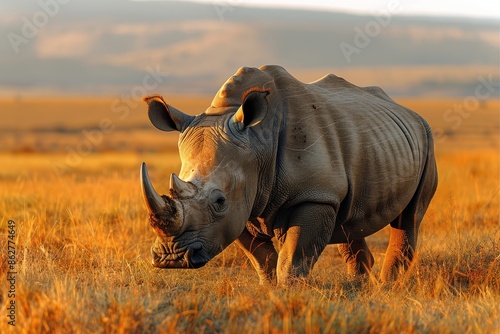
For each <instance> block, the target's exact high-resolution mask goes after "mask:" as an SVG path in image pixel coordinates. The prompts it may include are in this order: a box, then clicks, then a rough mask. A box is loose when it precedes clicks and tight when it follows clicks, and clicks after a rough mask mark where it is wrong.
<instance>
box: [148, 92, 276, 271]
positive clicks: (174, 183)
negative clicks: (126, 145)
mask: <svg viewBox="0 0 500 334" xmlns="http://www.w3.org/2000/svg"><path fill="white" fill-rule="evenodd" d="M267 95H268V92H266V91H263V90H254V91H250V92H247V93H246V94H244V96H243V101H242V102H240V104H241V106H236V107H230V106H229V107H227V108H223V109H221V110H219V112H215V113H214V112H212V113H210V112H205V113H202V114H200V115H198V116H196V117H194V116H188V115H186V114H184V113H183V112H181V111H179V110H177V109H175V108H173V107H171V106H169V105H167V104H166V103H165V101H164V100H163V98H162V97H161V96H159V95H154V96H149V97H146V98H145V99H144V100H145V102H147V103H148V106H149V111H148V114H149V118H150V120H151V122H152V123H153V125H155V126H156V127H157V128H158V129H160V130H164V131H179V132H180V137H179V153H180V157H181V162H182V168H181V171H180V173H179V176H177V175H176V174H172V175H171V177H170V193H169V194H168V195H161V196H160V195H159V194H158V193H157V192H156V191H155V190H154V188H153V186H152V184H151V182H150V179H149V176H148V172H147V169H146V165H145V164H144V163H143V164H142V168H141V185H142V190H143V195H144V199H145V202H146V206H147V208H148V211H149V214H150V224H151V226H152V228H153V230H154V232H155V234H156V236H157V238H156V241H155V243H154V245H153V246H152V248H151V253H152V255H153V265H154V266H156V267H160V268H198V267H201V266H203V265H205V264H206V263H207V262H208V261H209V260H210V259H211V258H213V257H214V256H215V255H217V254H218V253H220V252H221V251H222V250H223V249H224V248H225V247H227V246H228V245H229V244H230V243H232V242H233V241H234V240H235V239H236V238H238V236H239V235H240V234H241V233H242V231H243V230H244V228H245V225H246V222H247V220H248V219H249V217H250V215H251V212H252V208H253V206H254V201H255V197H256V194H257V185H258V182H259V175H258V174H259V169H258V166H257V163H256V161H258V160H259V157H258V155H259V153H258V149H257V150H256V149H255V147H256V146H255V143H252V141H256V137H255V132H256V131H255V130H253V129H251V128H252V127H254V126H255V125H257V124H258V123H260V122H261V121H262V120H263V119H264V118H265V116H266V114H267V110H268V103H267ZM250 131H252V133H250ZM266 137H269V136H266ZM257 141H258V140H257ZM256 151H257V152H256Z"/></svg>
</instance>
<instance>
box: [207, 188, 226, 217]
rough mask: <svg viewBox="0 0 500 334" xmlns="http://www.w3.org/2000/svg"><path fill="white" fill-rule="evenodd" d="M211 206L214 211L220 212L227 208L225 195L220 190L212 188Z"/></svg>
mask: <svg viewBox="0 0 500 334" xmlns="http://www.w3.org/2000/svg"><path fill="white" fill-rule="evenodd" d="M210 197H211V199H212V207H213V208H214V210H215V211H216V212H219V213H222V212H223V211H224V210H225V209H226V208H227V201H226V197H225V196H224V194H223V193H222V191H220V190H214V191H213V192H212V194H211V196H210Z"/></svg>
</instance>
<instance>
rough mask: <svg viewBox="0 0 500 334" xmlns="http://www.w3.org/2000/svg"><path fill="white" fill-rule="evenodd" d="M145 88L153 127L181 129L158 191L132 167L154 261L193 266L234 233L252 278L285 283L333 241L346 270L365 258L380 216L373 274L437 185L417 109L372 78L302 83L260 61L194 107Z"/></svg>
mask: <svg viewBox="0 0 500 334" xmlns="http://www.w3.org/2000/svg"><path fill="white" fill-rule="evenodd" d="M144 100H145V101H146V102H147V103H148V105H149V117H150V119H151V122H152V123H153V124H154V125H155V126H156V127H157V128H159V129H161V130H164V131H179V132H180V137H179V153H180V158H181V161H182V168H181V171H180V173H179V176H178V177H177V176H176V175H175V174H172V177H171V180H170V194H169V196H168V197H167V196H163V197H162V196H159V195H158V194H157V193H156V192H155V191H154V188H153V187H152V185H151V183H150V182H149V177H148V175H147V170H146V166H145V164H143V167H142V169H141V179H142V186H143V191H144V196H145V200H146V204H147V206H148V209H149V212H150V218H151V219H150V222H151V226H152V227H153V230H154V231H155V234H156V235H157V240H156V242H155V244H154V245H153V247H152V254H153V264H154V265H155V266H157V267H162V268H198V267H201V266H203V265H204V264H206V263H207V262H208V261H209V260H210V259H212V258H213V257H214V256H216V255H217V254H218V253H220V252H221V251H222V250H223V249H224V248H226V247H227V246H228V245H229V244H231V243H232V242H234V241H236V242H237V243H238V244H239V245H240V246H241V247H242V249H243V250H244V251H245V253H246V254H247V255H248V257H249V258H250V260H251V262H252V264H253V265H254V267H255V269H256V270H257V272H258V274H259V276H260V279H261V282H262V283H265V282H271V283H274V282H277V283H279V284H288V283H289V282H291V281H293V280H294V279H297V278H301V277H305V276H307V275H308V273H309V271H310V270H311V269H312V268H313V266H314V264H315V262H316V260H317V259H318V257H319V255H320V254H321V252H322V251H323V249H324V248H325V247H326V245H328V244H339V246H338V248H339V251H340V253H341V254H342V256H343V258H344V260H345V262H346V264H347V270H348V272H349V274H351V275H353V276H356V275H360V274H363V273H366V272H368V271H369V270H370V269H371V267H372V266H373V256H372V254H371V253H370V250H369V249H368V247H367V244H366V242H365V239H364V238H365V237H366V236H369V235H371V234H373V233H375V232H377V231H379V230H380V229H382V228H384V227H385V226H387V225H389V224H390V241H389V247H388V249H387V252H386V256H385V261H384V264H383V267H382V271H381V279H382V280H383V281H390V280H393V279H395V278H396V277H397V274H398V273H399V271H400V269H404V268H407V267H408V265H409V264H410V262H411V260H412V258H413V255H414V251H415V247H416V243H417V234H418V229H419V225H420V222H421V221H422V218H423V216H424V214H425V211H426V210H427V207H428V205H429V202H430V201H431V198H432V196H433V195H434V192H435V190H436V187H437V171H436V163H435V158H434V144H433V139H432V135H431V130H430V128H429V125H428V124H427V123H426V121H425V120H424V119H423V118H421V117H420V116H419V115H417V114H416V113H415V112H413V111H411V110H409V109H407V108H405V107H403V106H401V105H399V104H397V103H396V102H394V101H393V100H391V99H390V98H389V97H388V96H387V95H386V94H385V93H384V92H383V91H382V89H380V88H378V87H365V88H361V87H357V86H355V85H352V84H350V83H349V82H347V81H345V80H344V79H342V78H339V77H336V76H334V75H331V74H330V75H327V76H325V77H323V78H322V79H320V80H318V81H316V82H313V83H310V84H304V83H302V82H300V81H298V80H296V79H295V78H294V77H292V76H291V75H290V74H289V73H288V72H286V71H285V70H284V69H283V68H281V67H279V66H263V67H260V68H259V69H257V68H241V69H239V70H238V72H237V73H236V74H235V75H234V76H232V77H231V78H229V79H228V81H226V83H225V84H224V85H223V86H222V87H221V89H220V90H219V92H218V93H217V95H216V96H215V98H214V100H213V101H212V104H211V106H210V107H209V108H208V109H207V110H206V111H205V112H204V113H202V114H200V115H198V116H196V117H193V116H188V115H186V114H184V113H183V112H181V111H179V110H177V109H175V108H173V107H171V106H169V105H167V104H166V103H165V101H163V98H162V97H161V96H159V95H153V96H148V97H146V98H145V99H144ZM272 238H276V239H277V240H278V241H279V242H280V243H281V247H279V252H278V251H277V250H276V249H275V247H274V244H273V242H272Z"/></svg>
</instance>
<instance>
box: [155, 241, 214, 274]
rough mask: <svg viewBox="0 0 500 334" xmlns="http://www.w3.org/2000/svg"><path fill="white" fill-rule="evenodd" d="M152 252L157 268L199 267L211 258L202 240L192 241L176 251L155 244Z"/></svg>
mask: <svg viewBox="0 0 500 334" xmlns="http://www.w3.org/2000/svg"><path fill="white" fill-rule="evenodd" d="M158 248H159V249H158ZM151 254H152V255H153V260H152V264H153V266H154V267H156V268H178V269H197V268H201V267H203V266H204V265H205V264H207V262H208V261H209V260H210V256H209V255H208V253H207V252H206V251H205V250H204V249H203V245H202V244H201V243H200V242H195V243H192V244H191V245H189V246H187V247H184V248H181V249H178V250H177V251H176V252H168V251H167V247H165V246H164V245H161V247H157V246H153V247H151Z"/></svg>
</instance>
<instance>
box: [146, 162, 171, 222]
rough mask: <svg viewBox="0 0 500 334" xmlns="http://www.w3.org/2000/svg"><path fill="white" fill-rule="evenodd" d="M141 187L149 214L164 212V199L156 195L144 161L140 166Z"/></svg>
mask: <svg viewBox="0 0 500 334" xmlns="http://www.w3.org/2000/svg"><path fill="white" fill-rule="evenodd" d="M141 188H142V195H143V196H144V201H145V202H146V206H147V207H148V211H149V214H151V215H154V214H159V213H162V212H164V211H165V209H166V204H165V201H164V200H163V198H162V197H161V196H160V195H158V193H157V192H156V191H155V188H153V185H152V184H151V181H150V180H149V175H148V169H147V168H146V164H145V163H144V162H143V163H142V166H141Z"/></svg>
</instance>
